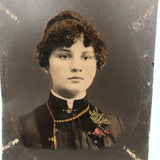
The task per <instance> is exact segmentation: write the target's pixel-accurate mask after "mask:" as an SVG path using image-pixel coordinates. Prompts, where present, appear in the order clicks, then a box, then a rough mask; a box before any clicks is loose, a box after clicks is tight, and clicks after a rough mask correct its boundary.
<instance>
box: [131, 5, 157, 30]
mask: <svg viewBox="0 0 160 160" xmlns="http://www.w3.org/2000/svg"><path fill="white" fill-rule="evenodd" d="M154 8H155V6H154V5H151V6H150V8H149V9H147V11H146V12H145V13H144V15H143V16H142V17H139V18H138V19H137V20H136V21H134V22H131V26H132V28H133V29H134V30H135V31H137V32H138V31H139V30H141V29H142V28H144V25H145V21H146V20H147V18H148V17H149V16H150V15H151V14H152V12H153V10H154Z"/></svg>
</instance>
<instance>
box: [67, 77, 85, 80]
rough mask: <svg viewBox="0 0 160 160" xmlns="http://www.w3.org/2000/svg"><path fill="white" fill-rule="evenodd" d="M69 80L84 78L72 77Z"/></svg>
mask: <svg viewBox="0 0 160 160" xmlns="http://www.w3.org/2000/svg"><path fill="white" fill-rule="evenodd" d="M68 79H82V80H84V78H82V77H70V78H68Z"/></svg>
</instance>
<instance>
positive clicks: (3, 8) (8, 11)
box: [0, 3, 19, 23]
mask: <svg viewBox="0 0 160 160" xmlns="http://www.w3.org/2000/svg"><path fill="white" fill-rule="evenodd" d="M0 10H1V11H4V12H5V13H6V14H7V15H8V16H9V17H10V18H11V19H13V20H14V21H17V22H18V23H19V20H18V17H17V16H15V15H14V14H13V13H12V12H11V11H10V10H9V9H7V8H6V7H4V6H3V5H2V4H1V3H0Z"/></svg>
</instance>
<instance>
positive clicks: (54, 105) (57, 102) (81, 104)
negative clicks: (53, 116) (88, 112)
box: [48, 92, 88, 113]
mask: <svg viewBox="0 0 160 160" xmlns="http://www.w3.org/2000/svg"><path fill="white" fill-rule="evenodd" d="M48 104H49V107H50V108H51V110H52V111H53V112H54V113H55V112H56V113H60V112H64V110H66V109H67V108H68V105H67V101H66V100H64V99H60V98H58V97H56V96H55V95H53V94H52V93H51V92H50V94H49V99H48ZM87 106H88V101H87V96H85V97H84V98H82V99H79V100H74V102H73V108H72V110H73V111H76V112H78V113H79V112H81V111H82V110H84V109H85V108H86V107H87Z"/></svg>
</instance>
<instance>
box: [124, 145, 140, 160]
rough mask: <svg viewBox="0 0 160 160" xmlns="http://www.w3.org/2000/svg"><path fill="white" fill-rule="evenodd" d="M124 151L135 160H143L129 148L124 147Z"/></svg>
mask: <svg viewBox="0 0 160 160" xmlns="http://www.w3.org/2000/svg"><path fill="white" fill-rule="evenodd" d="M123 149H124V150H125V151H126V152H127V153H128V154H129V155H130V157H132V158H133V159H134V160H142V159H141V158H139V157H138V156H136V154H135V153H133V152H132V151H131V150H130V149H129V148H126V146H124V147H123Z"/></svg>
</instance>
